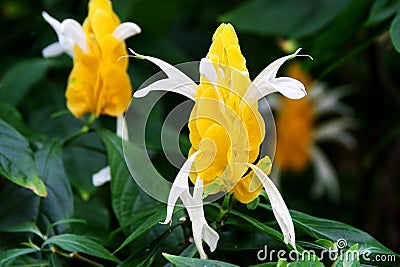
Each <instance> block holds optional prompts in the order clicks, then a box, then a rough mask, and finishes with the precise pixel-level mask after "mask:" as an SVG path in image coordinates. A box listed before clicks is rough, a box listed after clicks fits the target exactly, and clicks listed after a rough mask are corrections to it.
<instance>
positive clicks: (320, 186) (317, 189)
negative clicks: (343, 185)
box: [311, 146, 339, 201]
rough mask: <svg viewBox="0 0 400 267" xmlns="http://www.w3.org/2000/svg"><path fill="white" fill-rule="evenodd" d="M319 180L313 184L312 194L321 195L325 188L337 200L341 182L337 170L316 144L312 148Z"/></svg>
mask: <svg viewBox="0 0 400 267" xmlns="http://www.w3.org/2000/svg"><path fill="white" fill-rule="evenodd" d="M311 157H312V158H313V161H314V166H315V172H316V177H317V180H316V182H315V184H314V186H313V189H312V194H313V195H314V196H315V197H319V196H321V195H322V194H323V192H324V190H326V191H327V193H328V196H329V197H330V198H331V199H332V200H334V201H336V200H338V198H339V182H338V180H337V177H336V173H335V170H334V168H333V166H332V165H331V163H330V162H329V160H328V158H327V157H326V156H325V154H324V153H323V152H322V151H321V150H320V149H319V148H318V147H316V146H314V147H312V149H311Z"/></svg>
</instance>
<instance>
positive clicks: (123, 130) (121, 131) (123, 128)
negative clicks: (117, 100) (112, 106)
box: [117, 115, 129, 141]
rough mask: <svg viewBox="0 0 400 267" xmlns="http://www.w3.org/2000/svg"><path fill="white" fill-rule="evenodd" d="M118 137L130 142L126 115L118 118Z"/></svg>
mask: <svg viewBox="0 0 400 267" xmlns="http://www.w3.org/2000/svg"><path fill="white" fill-rule="evenodd" d="M117 135H118V136H120V137H121V138H122V139H123V140H125V141H127V140H129V135H128V127H127V124H126V121H125V117H124V115H119V116H118V117H117Z"/></svg>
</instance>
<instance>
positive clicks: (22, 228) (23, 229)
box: [2, 221, 45, 239]
mask: <svg viewBox="0 0 400 267" xmlns="http://www.w3.org/2000/svg"><path fill="white" fill-rule="evenodd" d="M2 230H3V231H4V232H9V233H34V234H35V235H37V236H38V237H40V238H42V239H45V236H44V235H43V234H42V233H41V232H40V230H39V228H38V227H37V225H36V224H35V223H34V222H32V221H25V222H22V223H20V224H17V225H13V226H10V227H8V228H7V229H2Z"/></svg>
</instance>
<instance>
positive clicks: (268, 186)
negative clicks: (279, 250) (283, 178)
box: [247, 163, 296, 249]
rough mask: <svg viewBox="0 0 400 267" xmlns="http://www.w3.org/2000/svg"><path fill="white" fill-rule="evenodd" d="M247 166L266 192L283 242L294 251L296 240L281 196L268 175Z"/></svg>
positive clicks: (251, 166)
mask: <svg viewBox="0 0 400 267" xmlns="http://www.w3.org/2000/svg"><path fill="white" fill-rule="evenodd" d="M247 166H249V167H250V168H251V169H252V170H253V171H254V173H255V175H256V177H257V178H258V179H259V180H260V182H261V183H262V184H263V187H264V189H265V191H266V192H267V195H268V198H269V201H270V202H271V207H272V212H273V213H274V215H275V218H276V220H277V222H278V224H279V227H280V228H281V231H282V233H283V240H284V242H285V243H286V244H290V245H291V246H292V247H293V248H294V249H296V238H295V233H294V225H293V221H292V217H291V216H290V213H289V210H288V208H287V206H286V204H285V201H284V200H283V198H282V196H281V194H280V193H279V191H278V189H277V188H276V186H275V185H274V183H273V182H272V181H271V179H270V178H269V177H268V175H266V174H265V173H264V172H263V171H262V170H261V169H260V168H258V167H257V166H255V165H253V164H250V163H248V164H247Z"/></svg>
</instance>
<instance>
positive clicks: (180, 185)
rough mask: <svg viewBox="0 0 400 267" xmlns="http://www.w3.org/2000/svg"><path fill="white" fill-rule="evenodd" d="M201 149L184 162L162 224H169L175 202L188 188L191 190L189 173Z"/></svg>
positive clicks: (170, 195)
mask: <svg viewBox="0 0 400 267" xmlns="http://www.w3.org/2000/svg"><path fill="white" fill-rule="evenodd" d="M199 153H200V151H197V152H195V153H193V155H191V156H190V157H189V158H188V159H187V160H186V162H185V163H184V164H183V166H182V168H181V169H180V171H179V172H178V174H177V176H176V178H175V181H174V183H173V184H172V187H171V191H170V192H169V196H168V206H167V216H166V218H165V221H164V222H161V224H167V223H169V222H170V221H171V219H172V213H173V211H174V207H175V203H176V201H177V200H178V198H179V197H181V195H182V193H183V192H184V191H185V190H187V191H188V192H189V184H188V175H189V172H190V169H191V167H192V164H193V161H194V160H195V159H196V157H197V155H198V154H199Z"/></svg>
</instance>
